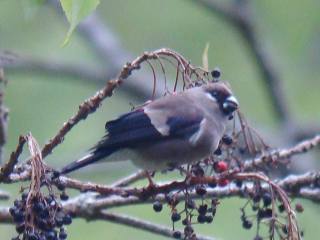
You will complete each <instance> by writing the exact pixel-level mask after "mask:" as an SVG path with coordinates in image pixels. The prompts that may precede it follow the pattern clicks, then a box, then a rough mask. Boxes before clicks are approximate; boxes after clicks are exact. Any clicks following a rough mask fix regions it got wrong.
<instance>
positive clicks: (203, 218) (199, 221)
mask: <svg viewBox="0 0 320 240" xmlns="http://www.w3.org/2000/svg"><path fill="white" fill-rule="evenodd" d="M197 220H198V223H205V222H206V216H205V215H202V214H200V215H198V218H197Z"/></svg>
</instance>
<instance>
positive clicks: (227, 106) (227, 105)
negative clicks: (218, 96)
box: [222, 95, 239, 114]
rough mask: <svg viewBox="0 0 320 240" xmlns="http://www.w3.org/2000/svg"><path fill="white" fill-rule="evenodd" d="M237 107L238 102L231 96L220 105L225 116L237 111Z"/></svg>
mask: <svg viewBox="0 0 320 240" xmlns="http://www.w3.org/2000/svg"><path fill="white" fill-rule="evenodd" d="M238 106H239V102H238V100H237V99H236V98H235V97H234V96H233V95H231V96H229V97H228V98H227V99H226V100H225V102H224V103H223V105H222V107H223V111H224V112H225V113H226V114H230V113H233V112H234V111H235V110H237V109H238Z"/></svg>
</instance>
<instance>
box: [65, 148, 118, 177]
mask: <svg viewBox="0 0 320 240" xmlns="http://www.w3.org/2000/svg"><path fill="white" fill-rule="evenodd" d="M112 152H113V151H110V152H108V153H106V152H92V153H89V154H88V155H85V156H84V157H82V158H80V159H78V160H76V161H74V162H71V163H69V164H68V165H66V166H65V167H63V168H62V169H61V170H60V174H68V173H70V172H73V171H75V170H77V169H79V168H82V167H85V166H87V165H89V164H91V163H95V162H97V161H99V160H101V159H103V158H105V157H107V156H108V155H110V154H111V153H112Z"/></svg>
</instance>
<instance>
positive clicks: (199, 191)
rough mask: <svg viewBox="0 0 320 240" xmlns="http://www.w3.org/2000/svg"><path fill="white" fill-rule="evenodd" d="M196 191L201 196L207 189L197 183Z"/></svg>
mask: <svg viewBox="0 0 320 240" xmlns="http://www.w3.org/2000/svg"><path fill="white" fill-rule="evenodd" d="M196 193H197V194H198V195H200V196H203V195H205V194H206V193H207V190H206V188H205V187H204V186H202V185H199V186H197V187H196Z"/></svg>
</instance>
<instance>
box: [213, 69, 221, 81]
mask: <svg viewBox="0 0 320 240" xmlns="http://www.w3.org/2000/svg"><path fill="white" fill-rule="evenodd" d="M211 76H212V77H213V78H214V79H217V78H219V77H220V76H221V71H220V69H219V68H214V69H213V70H212V71H211Z"/></svg>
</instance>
